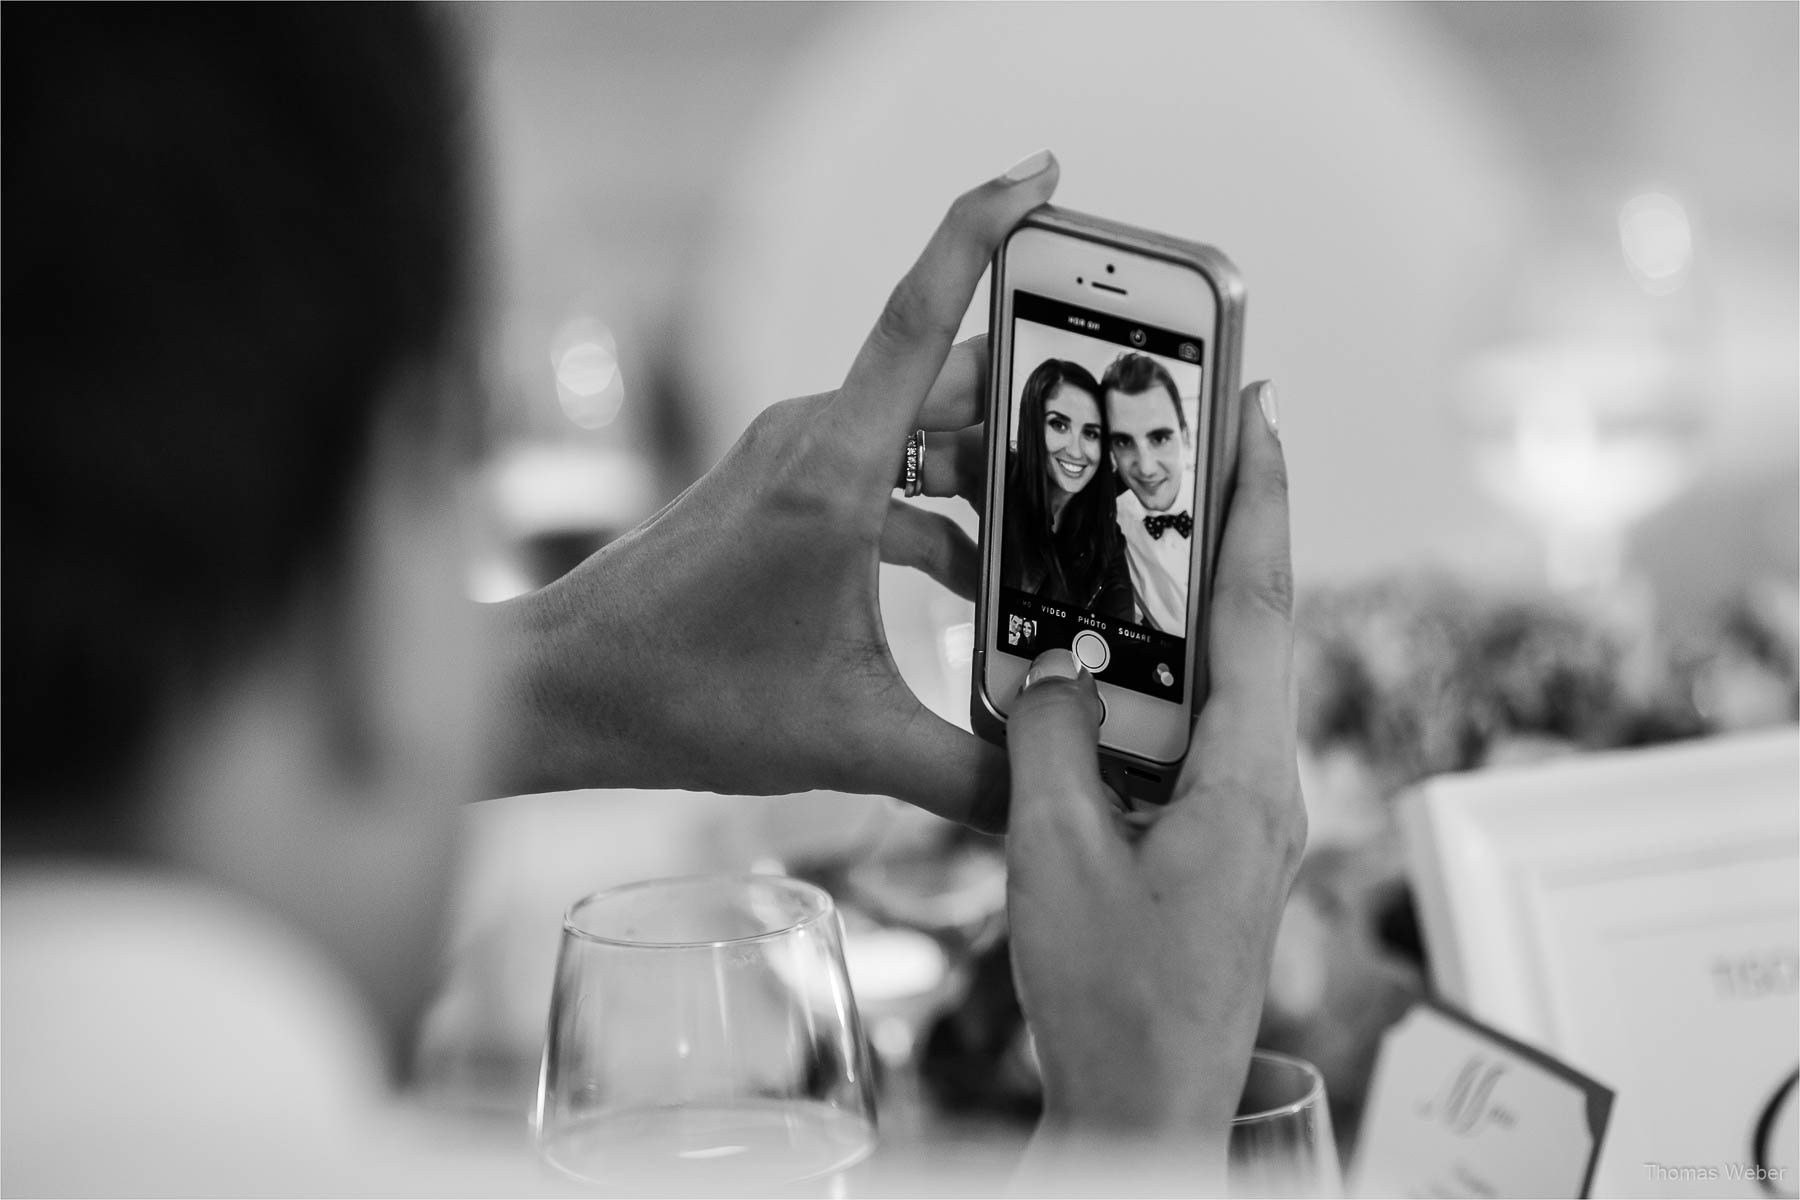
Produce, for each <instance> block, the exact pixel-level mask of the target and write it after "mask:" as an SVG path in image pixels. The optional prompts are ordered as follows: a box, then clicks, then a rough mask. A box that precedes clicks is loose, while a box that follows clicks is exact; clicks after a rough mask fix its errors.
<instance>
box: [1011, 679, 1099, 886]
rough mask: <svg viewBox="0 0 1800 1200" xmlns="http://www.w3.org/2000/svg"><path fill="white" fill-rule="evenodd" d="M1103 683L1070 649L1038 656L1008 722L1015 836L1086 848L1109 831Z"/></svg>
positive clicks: (1012, 826) (1094, 845) (1012, 827)
mask: <svg viewBox="0 0 1800 1200" xmlns="http://www.w3.org/2000/svg"><path fill="white" fill-rule="evenodd" d="M1100 713H1101V708H1100V690H1099V688H1098V687H1097V686H1095V684H1094V677H1093V676H1092V675H1089V674H1088V673H1087V672H1086V671H1085V670H1083V669H1082V667H1081V665H1080V664H1079V663H1077V662H1076V661H1075V656H1074V655H1073V654H1071V653H1069V651H1067V650H1046V651H1045V652H1044V653H1042V654H1040V655H1038V657H1037V661H1036V662H1034V663H1032V664H1031V671H1030V672H1029V673H1028V674H1027V675H1026V676H1025V687H1024V689H1023V690H1022V691H1021V692H1020V693H1019V698H1018V700H1017V701H1016V702H1015V703H1014V705H1013V711H1012V714H1011V715H1010V716H1009V717H1008V718H1007V722H1006V753H1007V758H1008V759H1009V760H1010V762H1011V767H1012V809H1011V813H1010V815H1009V816H1008V819H1007V829H1008V833H1009V835H1011V836H1017V837H1024V838H1027V839H1030V840H1032V841H1036V840H1037V839H1038V838H1048V839H1049V840H1050V841H1051V842H1053V843H1057V844H1060V845H1062V846H1064V847H1066V848H1067V849H1068V850H1069V851H1074V852H1079V851H1081V850H1082V849H1084V848H1091V847H1097V846H1099V845H1101V844H1102V838H1106V837H1110V836H1111V831H1110V828H1109V826H1110V821H1111V818H1110V816H1109V810H1110V809H1111V807H1112V798H1111V792H1110V789H1108V788H1107V786H1106V784H1105V783H1103V782H1102V781H1101V779H1100V758H1099V754H1100Z"/></svg>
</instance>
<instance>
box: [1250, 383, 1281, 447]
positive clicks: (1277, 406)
mask: <svg viewBox="0 0 1800 1200" xmlns="http://www.w3.org/2000/svg"><path fill="white" fill-rule="evenodd" d="M1256 404H1257V407H1259V408H1261V409H1262V415H1263V420H1265V421H1267V422H1268V423H1269V432H1270V433H1272V434H1274V435H1275V436H1276V437H1280V436H1281V403H1280V401H1278V400H1277V399H1276V398H1275V385H1274V383H1272V382H1271V381H1269V380H1267V379H1265V380H1263V381H1262V382H1261V383H1259V384H1257V385H1256Z"/></svg>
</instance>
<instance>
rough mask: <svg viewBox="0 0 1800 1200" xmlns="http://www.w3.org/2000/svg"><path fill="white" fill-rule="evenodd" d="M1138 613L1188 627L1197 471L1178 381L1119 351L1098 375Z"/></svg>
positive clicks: (1157, 622)
mask: <svg viewBox="0 0 1800 1200" xmlns="http://www.w3.org/2000/svg"><path fill="white" fill-rule="evenodd" d="M1100 388H1101V391H1102V392H1103V393H1105V396H1106V418H1107V424H1108V426H1109V427H1110V429H1111V435H1110V436H1111V443H1112V444H1111V449H1112V456H1113V467H1114V469H1116V470H1117V471H1118V473H1119V477H1120V478H1121V479H1123V480H1124V481H1125V486H1126V488H1127V489H1128V490H1127V491H1126V492H1125V493H1124V494H1123V495H1121V496H1120V497H1119V504H1118V515H1119V528H1120V529H1121V530H1122V531H1123V532H1124V534H1125V552H1126V558H1127V560H1128V561H1129V563H1130V565H1131V587H1132V591H1133V592H1134V593H1136V596H1137V611H1138V619H1139V620H1140V621H1142V622H1143V623H1144V624H1145V625H1148V626H1150V627H1151V628H1152V629H1156V630H1159V631H1161V632H1163V633H1168V634H1173V635H1175V636H1176V637H1180V636H1181V635H1182V633H1183V631H1184V630H1185V629H1186V627H1187V581H1188V551H1189V548H1190V547H1191V545H1192V543H1193V533H1194V473H1193V466H1192V463H1193V454H1192V452H1191V449H1190V447H1191V445H1192V441H1191V438H1190V436H1189V434H1188V425H1187V415H1186V414H1185V413H1183V412H1182V411H1181V397H1180V395H1179V394H1178V393H1177V392H1176V389H1175V380H1174V379H1173V378H1172V377H1170V375H1169V372H1168V371H1167V370H1165V369H1164V368H1163V366H1162V365H1161V364H1160V363H1158V362H1157V361H1156V360H1155V359H1153V358H1151V357H1149V356H1148V355H1144V354H1130V353H1127V354H1121V355H1120V356H1119V357H1118V358H1116V359H1114V360H1113V363H1112V365H1111V366H1109V367H1107V368H1106V376H1105V378H1103V379H1102V380H1101V381H1100Z"/></svg>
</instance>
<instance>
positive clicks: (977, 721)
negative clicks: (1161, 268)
mask: <svg viewBox="0 0 1800 1200" xmlns="http://www.w3.org/2000/svg"><path fill="white" fill-rule="evenodd" d="M1031 227H1036V228H1039V229H1048V230H1052V231H1054V232H1057V233H1064V234H1068V235H1069V236H1071V237H1077V238H1081V239H1083V240H1085V241H1090V242H1099V243H1101V244H1103V245H1108V246H1117V247H1118V248H1119V249H1121V250H1126V251H1129V252H1132V253H1135V254H1142V255H1146V256H1148V257H1151V258H1160V259H1165V260H1167V261H1169V262H1174V263H1179V264H1182V265H1183V266H1188V267H1192V268H1193V269H1195V270H1197V271H1199V272H1200V274H1201V275H1202V277H1204V278H1205V279H1206V280H1207V281H1208V283H1209V284H1210V285H1211V287H1212V290H1213V294H1214V296H1215V298H1216V299H1217V301H1218V314H1219V320H1218V336H1217V342H1216V353H1215V355H1214V359H1213V361H1214V364H1215V365H1214V368H1213V371H1212V373H1211V375H1210V377H1209V386H1210V388H1211V397H1210V399H1211V405H1210V409H1209V411H1210V415H1211V421H1210V435H1211V436H1210V437H1209V438H1208V447H1209V456H1208V457H1209V461H1208V463H1207V471H1206V480H1207V485H1206V488H1205V492H1206V494H1205V498H1204V501H1203V506H1204V507H1203V510H1202V520H1201V527H1202V528H1203V529H1204V531H1205V533H1204V540H1203V541H1202V543H1201V546H1200V550H1201V554H1200V578H1199V590H1198V595H1199V596H1200V598H1201V602H1200V604H1199V605H1198V606H1197V607H1198V614H1197V616H1196V619H1195V623H1194V626H1193V631H1192V636H1190V637H1189V639H1188V653H1189V655H1190V661H1189V666H1188V669H1189V678H1191V679H1192V680H1193V681H1194V687H1193V697H1194V712H1193V714H1190V721H1191V719H1192V717H1193V716H1194V715H1197V714H1198V713H1199V710H1200V708H1201V706H1202V705H1203V704H1204V703H1205V700H1206V695H1207V692H1208V691H1209V683H1208V679H1207V674H1206V646H1207V637H1208V632H1209V627H1210V617H1211V609H1212V587H1213V573H1214V570H1215V568H1216V567H1217V565H1218V555H1219V535H1220V531H1221V530H1222V528H1223V526H1224V518H1225V501H1226V498H1227V497H1228V496H1230V494H1231V486H1232V481H1233V476H1234V475H1235V471H1236V466H1237V438H1238V426H1237V422H1238V408H1239V405H1238V402H1237V401H1238V387H1239V384H1238V369H1239V366H1238V360H1239V356H1240V354H1241V352H1242V344H1243V332H1244V283H1243V279H1242V277H1241V276H1239V274H1238V271H1237V268H1236V267H1235V266H1233V265H1232V262H1231V260H1230V259H1228V258H1226V257H1225V255H1224V254H1222V253H1221V252H1219V251H1218V250H1216V249H1214V248H1213V247H1211V246H1205V245H1201V244H1200V243H1198V242H1189V241H1183V240H1181V239H1179V238H1173V237H1168V236H1166V235H1164V234H1160V233H1153V232H1151V231H1149V230H1146V229H1137V228H1134V227H1132V226H1130V225H1122V224H1120V223H1118V222H1117V221H1108V220H1105V219H1104V218H1101V217H1092V216H1088V215H1086V214H1084V213H1078V212H1071V211H1069V210H1068V209H1060V208H1056V207H1053V206H1051V205H1048V204H1046V205H1044V206H1043V207H1041V208H1038V209H1036V210H1034V211H1033V212H1031V213H1030V214H1028V215H1027V216H1026V218H1025V219H1024V220H1023V221H1022V222H1020V224H1019V228H1021V229H1024V228H1031ZM1015 232H1016V230H1015ZM1010 241H1011V235H1008V239H1007V242H1002V243H1001V246H1000V249H999V250H998V251H997V252H996V253H995V255H994V262H993V272H992V279H991V284H990V288H989V300H988V305H989V307H988V327H989V329H990V331H992V330H997V329H999V327H1000V321H1001V308H1002V306H1001V298H1002V297H1003V296H1005V294H1006V286H1007V285H1006V272H1005V260H1006V246H1007V243H1008V242H1010ZM1000 369H1001V356H999V355H992V356H991V357H990V364H989V375H988V405H987V412H988V419H987V423H986V426H985V438H986V444H985V446H984V448H983V449H984V454H985V456H986V457H985V458H984V461H986V462H992V461H993V452H994V446H993V438H994V436H995V430H996V429H997V428H998V427H999V425H1000V423H1001V422H999V421H998V420H996V411H997V410H996V397H998V396H1000V394H1001V391H1002V388H1001V380H1000ZM1003 486H1004V481H1003V480H993V479H990V480H989V482H988V491H987V497H986V500H985V503H984V505H983V510H982V513H983V520H982V523H981V529H982V534H981V538H982V541H981V561H982V563H983V566H984V569H983V572H982V586H981V592H980V595H979V598H978V600H977V611H976V617H975V629H976V645H975V655H974V662H973V668H974V669H973V674H972V676H971V680H970V698H969V718H970V722H971V724H972V725H973V726H974V729H975V732H977V733H978V734H980V735H981V736H982V737H984V738H986V739H987V740H988V741H991V742H995V743H998V744H1001V745H1004V744H1005V743H1006V718H1005V717H1004V716H1002V715H1001V714H1000V713H999V712H998V711H996V710H995V709H994V708H993V706H992V705H990V704H989V703H988V699H987V693H986V690H985V689H984V688H983V686H982V681H983V680H984V679H985V678H986V675H987V656H988V654H989V653H991V652H992V647H990V646H988V645H987V644H986V643H987V636H986V633H987V629H988V619H987V618H988V607H989V605H990V604H991V603H992V600H993V598H992V596H991V595H990V594H989V588H988V572H987V570H986V569H985V566H986V563H987V561H988V558H987V556H988V552H989V550H990V546H989V544H988V539H989V538H990V537H995V536H998V533H997V531H996V530H995V523H994V521H993V520H992V519H991V517H992V514H993V513H994V511H995V508H996V505H997V501H998V498H999V494H1000V489H1001V487H1003ZM1181 765H1182V764H1181V761H1176V762H1173V763H1163V762H1155V761H1153V760H1150V759H1145V758H1141V757H1138V756H1137V755H1134V754H1129V753H1126V752H1124V751H1121V750H1117V749H1113V748H1110V747H1108V746H1107V745H1106V744H1105V743H1104V741H1103V742H1102V743H1101V747H1100V769H1101V777H1102V778H1103V779H1105V780H1106V781H1107V783H1109V784H1110V785H1111V786H1112V787H1113V788H1114V789H1115V790H1117V791H1118V792H1119V793H1120V794H1121V795H1123V796H1126V797H1128V798H1129V799H1131V800H1134V801H1145V802H1151V803H1159V804H1160V803H1165V802H1167V801H1168V799H1169V797H1170V796H1171V794H1172V793H1173V791H1174V787H1175V779H1176V776H1178V775H1179V774H1180V772H1181Z"/></svg>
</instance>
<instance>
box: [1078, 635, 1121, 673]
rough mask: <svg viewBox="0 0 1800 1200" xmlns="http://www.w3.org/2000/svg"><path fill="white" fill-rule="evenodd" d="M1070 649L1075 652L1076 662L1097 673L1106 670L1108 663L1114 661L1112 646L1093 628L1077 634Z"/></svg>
mask: <svg viewBox="0 0 1800 1200" xmlns="http://www.w3.org/2000/svg"><path fill="white" fill-rule="evenodd" d="M1069 649H1071V650H1073V651H1074V652H1075V661H1076V662H1078V663H1080V664H1081V665H1082V666H1084V667H1086V668H1087V669H1088V670H1089V671H1091V672H1093V673H1094V674H1096V675H1098V674H1099V673H1100V672H1102V671H1104V670H1106V664H1107V663H1109V662H1111V661H1112V647H1111V646H1108V645H1107V644H1106V639H1105V638H1103V637H1101V636H1100V635H1099V634H1097V633H1095V632H1094V631H1093V630H1091V629H1084V630H1082V631H1081V632H1080V633H1078V634H1076V635H1075V643H1074V644H1073V645H1072V646H1070V647H1069Z"/></svg>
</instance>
